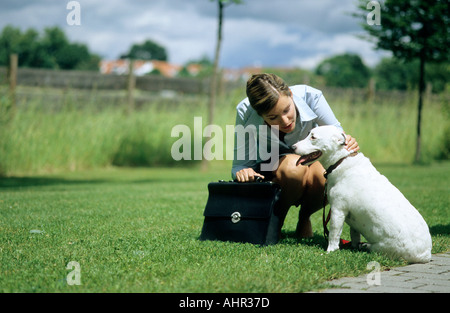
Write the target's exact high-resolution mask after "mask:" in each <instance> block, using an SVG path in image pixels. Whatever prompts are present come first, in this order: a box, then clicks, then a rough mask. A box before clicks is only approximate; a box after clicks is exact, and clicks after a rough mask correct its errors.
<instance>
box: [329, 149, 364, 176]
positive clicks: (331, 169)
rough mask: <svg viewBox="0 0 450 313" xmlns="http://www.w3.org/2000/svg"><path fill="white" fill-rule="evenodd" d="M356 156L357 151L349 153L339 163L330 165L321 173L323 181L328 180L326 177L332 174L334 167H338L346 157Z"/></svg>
mask: <svg viewBox="0 0 450 313" xmlns="http://www.w3.org/2000/svg"><path fill="white" fill-rule="evenodd" d="M357 154H358V151H356V152H353V153H350V154H349V155H347V156H346V157H343V158H342V159H340V160H339V161H337V162H336V163H334V164H333V165H331V166H330V167H329V168H327V170H326V171H325V172H324V173H323V176H324V177H325V179H327V178H328V175H330V174H331V172H333V171H334V170H335V169H336V167H338V166H339V165H341V163H342V161H344V160H345V159H346V158H348V157H353V156H355V155H357Z"/></svg>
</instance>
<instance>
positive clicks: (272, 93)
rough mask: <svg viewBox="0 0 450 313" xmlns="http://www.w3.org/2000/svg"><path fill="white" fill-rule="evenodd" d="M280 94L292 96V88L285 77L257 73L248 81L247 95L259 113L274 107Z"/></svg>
mask: <svg viewBox="0 0 450 313" xmlns="http://www.w3.org/2000/svg"><path fill="white" fill-rule="evenodd" d="M280 96H288V97H290V96H291V90H290V89H289V86H288V85H287V84H286V83H285V82H284V80H283V79H281V78H280V77H278V76H277V75H275V74H266V73H264V74H255V75H253V76H252V77H250V79H249V80H248V81H247V97H248V100H249V101H250V105H251V106H252V108H253V109H254V110H255V111H256V112H257V113H258V114H259V115H262V114H265V113H267V112H269V111H270V110H272V109H273V107H274V106H275V105H276V104H277V102H278V100H279V99H280Z"/></svg>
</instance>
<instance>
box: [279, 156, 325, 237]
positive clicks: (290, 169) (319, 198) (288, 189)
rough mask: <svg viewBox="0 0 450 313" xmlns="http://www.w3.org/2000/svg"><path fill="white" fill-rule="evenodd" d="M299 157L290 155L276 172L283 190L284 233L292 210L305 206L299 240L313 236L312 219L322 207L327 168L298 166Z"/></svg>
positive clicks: (281, 207) (318, 164)
mask: <svg viewBox="0 0 450 313" xmlns="http://www.w3.org/2000/svg"><path fill="white" fill-rule="evenodd" d="M298 158H299V156H298V155H295V154H289V155H286V156H284V157H283V158H281V159H280V162H279V166H278V168H277V169H276V170H275V171H274V180H273V181H274V182H276V183H278V184H279V185H280V186H281V187H282V191H281V199H280V204H279V208H278V210H279V212H280V230H281V227H282V226H283V223H284V220H285V218H286V215H287V213H288V211H289V208H290V207H291V206H292V205H299V204H301V209H300V213H299V220H298V224H297V230H296V233H297V235H298V236H299V237H311V236H312V235H313V233H312V227H311V221H310V216H311V214H313V213H314V212H316V211H317V210H319V209H320V208H321V207H322V203H323V191H324V185H325V178H324V177H323V171H324V169H323V167H322V165H321V164H320V163H318V162H316V163H314V164H312V165H311V166H309V167H308V166H302V165H298V166H297V164H296V163H297V160H298Z"/></svg>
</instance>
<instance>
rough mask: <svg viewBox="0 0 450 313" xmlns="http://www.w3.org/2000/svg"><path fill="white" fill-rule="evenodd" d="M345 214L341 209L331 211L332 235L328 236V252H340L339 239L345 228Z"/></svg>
mask: <svg viewBox="0 0 450 313" xmlns="http://www.w3.org/2000/svg"><path fill="white" fill-rule="evenodd" d="M344 222H345V214H344V212H342V211H341V210H339V209H336V208H332V209H331V218H330V233H329V234H328V248H327V252H331V251H335V250H339V239H340V238H341V234H342V228H343V227H344Z"/></svg>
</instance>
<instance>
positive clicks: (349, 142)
mask: <svg viewBox="0 0 450 313" xmlns="http://www.w3.org/2000/svg"><path fill="white" fill-rule="evenodd" d="M345 138H346V141H345V146H346V148H347V150H348V151H350V152H356V151H358V150H359V145H358V143H357V142H356V139H355V138H353V137H352V136H350V135H347V134H346V135H345Z"/></svg>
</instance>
